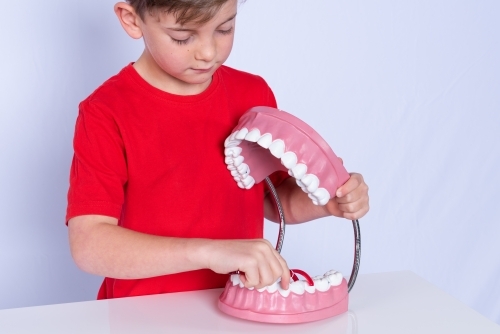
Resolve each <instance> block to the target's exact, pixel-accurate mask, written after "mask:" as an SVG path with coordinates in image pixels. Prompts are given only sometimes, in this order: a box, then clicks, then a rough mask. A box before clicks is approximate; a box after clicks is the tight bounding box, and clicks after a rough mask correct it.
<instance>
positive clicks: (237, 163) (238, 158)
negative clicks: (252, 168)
mask: <svg viewBox="0 0 500 334" xmlns="http://www.w3.org/2000/svg"><path fill="white" fill-rule="evenodd" d="M244 160H245V158H244V157H243V156H242V155H240V156H239V157H236V158H234V165H235V166H236V167H238V166H239V165H241V164H242V163H243V161H244Z"/></svg>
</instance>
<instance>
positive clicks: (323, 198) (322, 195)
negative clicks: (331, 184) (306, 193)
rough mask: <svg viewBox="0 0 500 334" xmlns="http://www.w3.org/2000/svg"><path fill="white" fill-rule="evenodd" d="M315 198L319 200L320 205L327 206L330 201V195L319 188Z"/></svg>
mask: <svg viewBox="0 0 500 334" xmlns="http://www.w3.org/2000/svg"><path fill="white" fill-rule="evenodd" d="M314 197H316V198H317V199H318V202H319V204H320V205H325V204H326V203H328V201H329V200H330V193H329V192H328V190H326V189H325V188H318V190H316V191H315V192H314Z"/></svg>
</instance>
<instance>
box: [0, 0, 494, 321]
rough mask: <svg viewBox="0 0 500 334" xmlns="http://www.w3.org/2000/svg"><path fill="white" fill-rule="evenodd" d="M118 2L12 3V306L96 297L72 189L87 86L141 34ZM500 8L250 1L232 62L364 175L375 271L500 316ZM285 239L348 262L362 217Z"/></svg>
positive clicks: (5, 85)
mask: <svg viewBox="0 0 500 334" xmlns="http://www.w3.org/2000/svg"><path fill="white" fill-rule="evenodd" d="M113 4H114V1H112V0H105V1H103V0H87V1H79V2H75V1H63V0H52V1H50V2H44V3H41V2H38V1H24V2H22V3H14V2H11V3H2V9H3V13H4V15H3V18H2V20H1V21H0V29H1V32H2V33H1V34H0V46H1V50H2V52H1V53H0V78H1V79H0V162H1V163H0V268H1V269H0V308H14V307H23V306H31V305H41V304H50V303H61V302H71V301H80V300H91V299H94V298H95V295H96V292H97V289H98V286H99V284H100V281H101V278H99V277H94V276H91V275H87V274H85V273H83V272H81V271H80V270H78V269H77V268H76V266H75V265H74V264H73V262H72V260H71V256H70V254H69V249H68V242H67V230H66V227H65V225H64V213H65V206H66V197H65V196H66V191H67V187H68V173H69V166H70V162H71V156H72V147H71V140H72V136H73V127H74V122H75V119H76V115H77V105H78V102H79V101H81V100H82V99H84V98H85V97H86V96H87V95H88V94H90V93H91V92H92V91H93V90H94V89H95V88H96V87H97V86H98V85H99V84H101V83H102V82H103V81H104V80H106V79H107V78H108V77H110V76H111V75H113V74H115V73H116V72H118V71H119V70H120V69H121V68H122V67H123V66H125V65H126V64H127V63H128V62H130V61H134V60H135V59H137V57H138V56H139V54H140V52H141V51H142V44H141V42H139V41H133V40H131V39H129V38H128V37H127V36H126V35H125V33H124V32H123V31H122V29H121V27H120V26H119V24H118V22H117V20H116V19H115V17H114V13H113V10H112V6H113ZM499 17H500V2H498V1H496V0H489V1H486V0H484V1H478V0H469V1H456V0H407V1H398V0H385V1H368V0H363V1H361V0H357V1H346V0H336V1H331V0H315V1H310V2H305V1H299V0H273V1H264V0H247V2H246V3H245V4H244V5H242V7H241V8H240V12H239V14H238V25H237V33H236V43H235V48H234V51H233V54H232V55H231V58H230V59H229V61H228V65H230V66H234V67H236V68H239V69H242V70H246V71H249V72H253V73H258V74H260V75H262V76H263V77H264V78H265V79H266V80H267V81H268V83H269V84H270V85H271V87H272V88H273V89H274V91H275V94H276V96H277V99H278V103H279V105H280V107H281V108H282V109H284V110H287V111H289V112H291V113H293V114H295V115H297V116H299V117H300V118H302V119H303V120H305V121H306V122H308V123H309V124H310V125H312V126H313V127H314V128H315V129H317V130H318V132H320V133H321V134H322V135H323V136H324V137H325V139H327V141H328V142H329V143H330V144H331V145H332V147H333V149H334V150H335V151H336V153H337V154H338V155H339V156H341V157H342V158H343V159H344V161H345V165H346V167H347V168H348V170H350V171H359V172H361V173H362V174H363V175H364V176H365V179H366V180H367V183H368V184H369V186H370V196H371V211H370V213H369V214H368V215H367V216H366V217H365V218H364V219H362V220H361V225H362V236H363V247H362V250H363V254H362V262H361V273H371V272H383V271H393V270H407V269H408V270H412V271H414V272H415V273H417V274H418V275H420V276H422V277H424V278H425V279H427V280H429V281H430V282H432V283H434V284H435V285H437V286H438V287H440V288H441V289H443V290H445V291H447V292H448V293H450V294H451V295H453V296H455V297H456V298H458V299H459V300H461V301H462V302H464V303H466V304H467V305H469V306H470V307H472V308H474V309H476V310H477V311H478V312H480V313H482V314H483V315H485V316H486V317H488V318H490V319H491V320H493V321H495V322H497V323H499V324H500V284H499V282H500V243H499V242H498V239H499V237H500V224H499V223H498V222H499V218H498V217H499V216H500V213H499V212H498V207H499V199H500V196H499V187H500V173H499V169H500V66H499V64H498V60H499V59H500V37H499V34H498V32H499V31H500V21H498V18H499ZM266 235H267V236H268V237H269V238H271V239H274V238H275V235H276V226H272V225H271V224H268V225H267V226H266ZM283 254H284V255H285V257H286V259H287V260H288V262H289V264H290V265H291V266H292V267H298V268H302V269H305V270H307V271H309V272H310V273H312V274H313V275H316V274H322V273H324V272H325V271H326V270H329V269H332V268H335V269H340V270H341V271H343V272H344V273H346V274H348V273H349V272H350V266H351V261H352V232H351V227H350V223H349V222H348V221H343V220H340V219H334V218H328V219H322V220H320V221H316V222H313V223H310V224H304V225H301V226H294V227H290V228H288V230H287V237H286V240H285V246H284V251H283Z"/></svg>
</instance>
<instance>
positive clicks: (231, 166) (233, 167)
mask: <svg viewBox="0 0 500 334" xmlns="http://www.w3.org/2000/svg"><path fill="white" fill-rule="evenodd" d="M227 169H229V170H231V171H233V170H236V167H235V166H234V165H228V166H227Z"/></svg>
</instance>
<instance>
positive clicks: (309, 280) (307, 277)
mask: <svg viewBox="0 0 500 334" xmlns="http://www.w3.org/2000/svg"><path fill="white" fill-rule="evenodd" d="M295 274H299V275H301V276H304V278H305V279H306V281H307V283H308V284H309V286H313V285H314V282H313V280H312V278H311V276H309V275H308V274H307V273H306V272H305V271H303V270H300V269H290V276H292V279H293V280H294V281H298V280H299V278H298V277H297V275H295Z"/></svg>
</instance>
